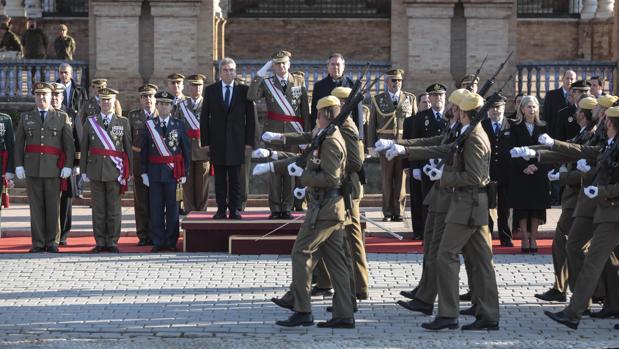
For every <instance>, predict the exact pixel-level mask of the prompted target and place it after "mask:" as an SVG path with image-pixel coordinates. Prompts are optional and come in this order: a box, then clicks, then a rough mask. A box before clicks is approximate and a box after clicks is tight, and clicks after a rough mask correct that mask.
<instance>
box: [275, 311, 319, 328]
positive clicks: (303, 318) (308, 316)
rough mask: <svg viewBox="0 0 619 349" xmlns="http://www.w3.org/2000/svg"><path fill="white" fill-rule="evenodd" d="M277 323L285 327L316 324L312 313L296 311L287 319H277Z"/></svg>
mask: <svg viewBox="0 0 619 349" xmlns="http://www.w3.org/2000/svg"><path fill="white" fill-rule="evenodd" d="M275 324H276V325H279V326H284V327H297V326H312V325H313V324H314V317H313V316H312V313H299V312H296V311H295V312H294V314H292V315H290V317H289V318H288V319H287V320H280V321H276V322H275Z"/></svg>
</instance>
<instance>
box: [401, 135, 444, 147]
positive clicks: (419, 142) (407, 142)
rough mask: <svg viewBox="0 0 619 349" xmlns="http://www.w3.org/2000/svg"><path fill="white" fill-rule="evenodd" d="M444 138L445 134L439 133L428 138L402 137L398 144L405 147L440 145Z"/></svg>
mask: <svg viewBox="0 0 619 349" xmlns="http://www.w3.org/2000/svg"><path fill="white" fill-rule="evenodd" d="M442 140H443V136H442V135H438V136H434V137H427V138H413V139H401V140H399V141H398V144H399V145H403V146H405V147H426V146H431V145H440V144H441V142H442Z"/></svg>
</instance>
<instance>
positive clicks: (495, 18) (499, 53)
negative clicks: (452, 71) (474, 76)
mask: <svg viewBox="0 0 619 349" xmlns="http://www.w3.org/2000/svg"><path fill="white" fill-rule="evenodd" d="M463 2H464V16H465V17H466V36H467V41H466V46H467V47H466V57H467V70H468V72H469V73H475V71H476V70H477V68H478V67H479V65H480V64H481V62H482V60H483V59H484V57H486V56H488V59H487V61H486V63H485V65H484V67H483V70H482V71H481V73H480V74H479V78H480V84H479V88H481V87H482V85H483V84H484V82H485V81H486V80H487V79H489V78H490V77H491V76H492V74H494V73H495V72H496V70H497V68H498V67H499V65H500V64H501V63H502V62H503V61H504V60H505V59H506V58H507V55H508V54H509V52H511V51H514V54H513V55H512V57H511V59H510V61H509V62H508V63H507V64H505V66H504V68H503V70H502V71H501V73H500V74H499V76H498V77H497V79H496V81H495V87H494V88H491V89H490V92H493V91H495V90H496V89H498V88H500V87H501V86H502V85H503V83H504V82H505V80H506V79H507V78H508V77H509V76H510V74H514V72H515V70H516V59H517V57H518V55H517V53H516V52H515V51H516V9H515V8H514V7H515V2H514V1H511V0H493V1H490V0H487V1H479V0H464V1H463ZM513 91H514V84H513V83H511V84H508V86H506V88H505V89H504V90H503V93H504V94H505V95H507V96H509V95H512V94H513Z"/></svg>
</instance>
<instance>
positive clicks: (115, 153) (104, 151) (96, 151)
mask: <svg viewBox="0 0 619 349" xmlns="http://www.w3.org/2000/svg"><path fill="white" fill-rule="evenodd" d="M88 153H89V154H90V155H101V156H115V157H117V158H121V159H123V171H122V173H121V176H122V178H123V179H124V180H125V184H121V185H120V194H121V195H122V194H124V193H125V192H126V191H127V190H128V189H129V185H128V183H129V157H128V156H127V153H125V152H122V151H117V150H108V149H103V148H95V147H93V148H90V150H89V151H88Z"/></svg>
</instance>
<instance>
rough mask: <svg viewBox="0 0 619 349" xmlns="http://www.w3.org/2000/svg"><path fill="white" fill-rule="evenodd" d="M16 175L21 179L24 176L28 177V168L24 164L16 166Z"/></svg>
mask: <svg viewBox="0 0 619 349" xmlns="http://www.w3.org/2000/svg"><path fill="white" fill-rule="evenodd" d="M15 175H16V176H17V178H19V179H24V178H26V170H25V169H24V167H23V166H17V167H16V168H15Z"/></svg>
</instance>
